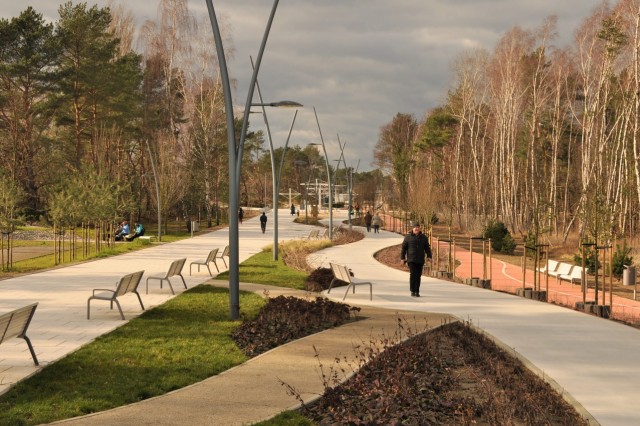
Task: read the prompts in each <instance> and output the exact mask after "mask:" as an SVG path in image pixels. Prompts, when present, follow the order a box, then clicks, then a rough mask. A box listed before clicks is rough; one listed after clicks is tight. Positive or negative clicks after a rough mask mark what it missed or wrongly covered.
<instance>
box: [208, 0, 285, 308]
mask: <svg viewBox="0 0 640 426" xmlns="http://www.w3.org/2000/svg"><path fill="white" fill-rule="evenodd" d="M278 1H279V0H274V1H273V6H272V8H271V13H270V15H269V19H268V21H267V25H266V28H265V31H264V35H263V36H262V42H261V44H260V49H259V51H258V56H257V58H256V64H255V67H254V69H253V73H252V75H251V82H250V83H249V90H248V93H247V99H246V102H245V108H244V115H243V117H242V130H241V133H240V138H239V143H238V144H237V145H236V132H235V126H234V117H233V97H232V93H231V83H230V79H229V72H228V69H227V61H226V58H225V54H224V46H223V44H222V36H221V32H220V26H219V25H218V19H217V18H216V12H215V8H214V7H213V0H206V3H207V10H208V12H209V20H210V21H211V29H212V31H213V38H214V41H215V46H216V54H217V57H218V64H219V66H220V79H221V82H222V89H223V92H224V105H225V113H226V119H227V147H228V150H229V317H230V318H231V320H237V319H238V318H239V316H240V250H239V235H238V214H237V213H238V205H239V198H240V169H241V166H242V153H243V149H244V140H245V137H246V133H247V127H248V124H249V112H250V109H251V101H252V99H253V91H254V88H255V86H256V80H257V78H258V71H259V70H260V63H261V61H262V55H263V53H264V49H265V46H266V44H267V39H268V37H269V31H270V30H271V24H272V23H273V18H274V16H275V13H276V9H277V8H278Z"/></svg>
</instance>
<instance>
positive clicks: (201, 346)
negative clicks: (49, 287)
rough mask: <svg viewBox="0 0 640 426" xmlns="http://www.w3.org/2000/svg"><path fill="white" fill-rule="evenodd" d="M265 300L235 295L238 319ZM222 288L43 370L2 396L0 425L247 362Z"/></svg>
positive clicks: (111, 400) (143, 393)
mask: <svg viewBox="0 0 640 426" xmlns="http://www.w3.org/2000/svg"><path fill="white" fill-rule="evenodd" d="M264 304H265V300H264V299H263V298H262V297H260V296H259V295H255V294H252V293H245V292H241V294H240V305H241V306H242V316H243V317H244V318H246V319H253V318H255V317H256V316H257V314H258V311H259V310H260V308H261V307H262V306H263V305H264ZM228 316H229V294H228V291H227V290H226V289H219V288H214V287H211V286H206V285H201V286H197V287H194V288H192V289H190V290H188V291H185V292H184V293H182V294H181V295H179V296H177V297H175V298H174V299H171V300H169V301H168V302H166V303H164V304H163V305H161V306H158V307H156V308H154V309H152V310H149V311H147V312H145V313H143V314H142V315H141V316H140V317H138V318H134V319H133V320H131V321H129V322H128V323H126V324H124V325H123V326H122V327H120V328H118V329H117V330H114V331H113V332H111V333H108V334H106V335H104V336H101V337H99V338H97V339H96V340H95V341H94V342H92V343H90V344H88V345H86V346H84V347H82V348H80V349H79V350H77V351H76V352H73V353H71V354H69V355H68V356H66V357H65V358H63V359H61V360H59V361H57V362H55V363H53V364H51V365H49V366H47V367H45V368H44V369H42V370H41V371H40V372H39V373H38V374H36V375H34V376H33V377H30V378H28V379H26V380H24V381H22V382H20V383H18V384H17V385H16V386H15V387H13V388H11V389H10V390H9V391H8V392H7V393H5V394H4V395H2V396H1V397H0V424H2V425H31V424H41V423H49V422H52V421H56V420H61V419H66V418H70V417H75V416H81V415H85V414H89V413H93V412H96V411H103V410H107V409H110V408H114V407H118V406H121V405H125V404H131V403H134V402H136V401H140V400H143V399H147V398H150V397H153V396H157V395H162V394H165V393H167V392H170V391H172V390H175V389H180V388H182V387H184V386H187V385H190V384H192V383H196V382H199V381H202V380H204V379H206V378H207V377H211V376H213V375H216V374H218V373H220V372H222V371H225V370H227V369H229V368H231V367H233V366H236V365H239V364H241V363H242V362H244V361H245V360H246V357H245V355H243V354H242V353H241V352H240V350H239V349H238V347H237V346H236V344H235V343H234V342H233V340H232V339H231V334H232V332H233V330H234V329H235V328H237V327H238V326H239V324H240V322H238V321H230V320H229V319H228Z"/></svg>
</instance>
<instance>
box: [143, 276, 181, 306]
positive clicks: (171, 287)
mask: <svg viewBox="0 0 640 426" xmlns="http://www.w3.org/2000/svg"><path fill="white" fill-rule="evenodd" d="M167 282H168V283H169V288H170V289H171V294H176V292H175V291H173V286H172V285H171V280H170V279H169V278H167ZM160 288H162V280H160ZM141 303H142V302H141Z"/></svg>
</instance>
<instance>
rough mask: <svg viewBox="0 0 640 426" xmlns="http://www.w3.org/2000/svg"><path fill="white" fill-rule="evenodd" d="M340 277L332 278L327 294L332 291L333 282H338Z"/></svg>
mask: <svg viewBox="0 0 640 426" xmlns="http://www.w3.org/2000/svg"><path fill="white" fill-rule="evenodd" d="M337 280H338V279H337V278H335V277H334V278H333V279H332V280H331V283H330V284H329V290H327V294H329V293H331V288H332V287H333V283H334V282H336V281H337Z"/></svg>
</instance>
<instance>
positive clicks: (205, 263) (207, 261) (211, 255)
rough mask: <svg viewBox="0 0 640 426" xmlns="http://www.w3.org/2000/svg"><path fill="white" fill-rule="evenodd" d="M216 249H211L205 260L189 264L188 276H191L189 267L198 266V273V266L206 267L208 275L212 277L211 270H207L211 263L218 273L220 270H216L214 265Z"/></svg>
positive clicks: (216, 254) (216, 255)
mask: <svg viewBox="0 0 640 426" xmlns="http://www.w3.org/2000/svg"><path fill="white" fill-rule="evenodd" d="M218 251H219V250H218V249H217V248H216V249H213V250H211V251H210V252H209V255H208V256H207V258H206V259H197V260H194V261H193V262H191V263H190V264H189V275H191V267H192V266H193V265H198V272H200V266H206V267H207V270H208V271H209V275H211V276H212V277H213V273H212V272H211V268H209V264H210V263H211V262H213V264H214V265H215V266H216V270H217V271H218V272H220V269H219V268H218V264H217V263H216V258H217V257H218Z"/></svg>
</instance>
